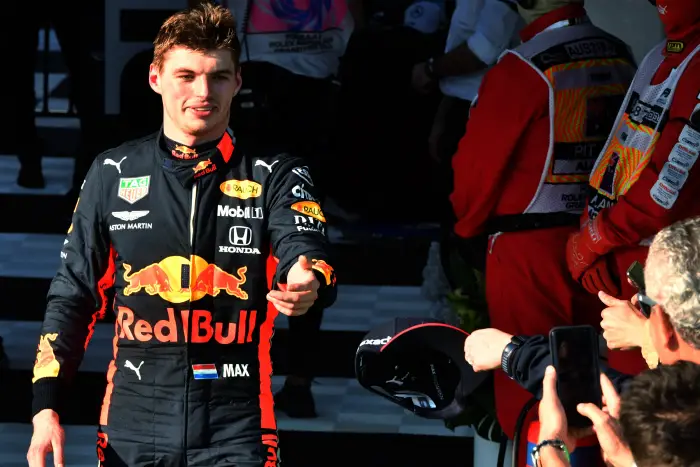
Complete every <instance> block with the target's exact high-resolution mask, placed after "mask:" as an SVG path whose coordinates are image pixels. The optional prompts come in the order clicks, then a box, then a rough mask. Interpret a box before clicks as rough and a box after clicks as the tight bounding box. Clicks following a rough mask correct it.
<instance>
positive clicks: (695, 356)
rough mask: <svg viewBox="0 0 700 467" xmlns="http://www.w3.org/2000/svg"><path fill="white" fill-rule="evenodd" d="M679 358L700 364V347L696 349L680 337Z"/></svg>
mask: <svg viewBox="0 0 700 467" xmlns="http://www.w3.org/2000/svg"><path fill="white" fill-rule="evenodd" d="M678 360H680V361H684V362H693V363H696V364H698V365H700V349H696V348H695V347H693V346H692V345H690V344H688V343H687V342H685V341H683V340H680V339H679V344H678Z"/></svg>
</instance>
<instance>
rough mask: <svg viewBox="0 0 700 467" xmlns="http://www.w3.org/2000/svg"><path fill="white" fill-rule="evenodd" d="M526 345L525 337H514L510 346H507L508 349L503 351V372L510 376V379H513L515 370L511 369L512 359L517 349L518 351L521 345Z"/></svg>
mask: <svg viewBox="0 0 700 467" xmlns="http://www.w3.org/2000/svg"><path fill="white" fill-rule="evenodd" d="M524 343H525V337H523V336H513V337H512V338H511V339H510V342H509V343H508V345H506V348H505V349H503V353H502V354H501V368H502V369H503V372H504V373H505V374H506V375H508V377H509V378H510V379H513V369H512V368H511V365H510V359H511V357H512V356H513V352H515V350H516V349H518V348H519V347H520V346H521V345H523V344H524Z"/></svg>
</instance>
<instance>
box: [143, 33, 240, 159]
mask: <svg viewBox="0 0 700 467" xmlns="http://www.w3.org/2000/svg"><path fill="white" fill-rule="evenodd" d="M159 65H160V66H159ZM159 65H157V64H152V65H151V68H150V72H149V83H150V85H151V88H152V89H153V90H154V91H155V92H157V93H158V94H160V95H161V97H162V98H163V131H164V133H165V134H166V136H168V138H170V139H173V140H175V141H178V142H180V143H182V144H186V145H188V146H193V145H195V144H199V143H202V142H206V141H212V140H215V139H217V138H219V137H220V136H221V135H222V134H223V133H224V131H225V130H226V128H227V126H228V123H229V115H230V112H231V100H232V99H233V97H234V96H235V95H236V93H237V92H238V90H239V89H240V87H241V75H240V71H239V70H238V68H237V66H236V63H235V62H234V58H233V56H232V54H231V51H230V50H227V49H221V50H211V51H205V52H199V51H196V50H192V49H188V48H186V47H182V46H176V47H173V48H171V49H170V50H168V51H167V53H166V54H165V55H164V57H163V60H162V63H160V64H159Z"/></svg>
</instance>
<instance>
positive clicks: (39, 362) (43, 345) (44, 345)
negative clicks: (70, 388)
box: [32, 332, 61, 383]
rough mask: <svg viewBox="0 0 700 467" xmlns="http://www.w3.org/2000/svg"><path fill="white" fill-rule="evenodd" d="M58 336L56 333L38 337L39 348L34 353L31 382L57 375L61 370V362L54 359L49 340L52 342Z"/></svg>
mask: <svg viewBox="0 0 700 467" xmlns="http://www.w3.org/2000/svg"><path fill="white" fill-rule="evenodd" d="M57 337H58V333H56V332H53V333H51V334H44V335H43V336H41V337H40V338H39V348H38V350H37V354H36V362H35V363H34V378H32V383H35V382H36V381H37V380H39V379H41V378H53V377H56V376H58V373H59V371H60V370H61V364H60V363H58V360H56V355H55V354H54V353H53V347H52V346H51V342H54V341H55V340H56V338H57Z"/></svg>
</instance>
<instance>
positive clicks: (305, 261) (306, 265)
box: [298, 255, 313, 270]
mask: <svg viewBox="0 0 700 467" xmlns="http://www.w3.org/2000/svg"><path fill="white" fill-rule="evenodd" d="M298 262H299V266H301V267H302V269H307V270H311V267H312V266H313V265H312V264H311V261H309V258H307V257H306V256H304V255H299V259H298Z"/></svg>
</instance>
